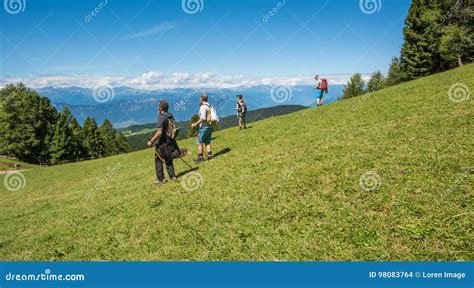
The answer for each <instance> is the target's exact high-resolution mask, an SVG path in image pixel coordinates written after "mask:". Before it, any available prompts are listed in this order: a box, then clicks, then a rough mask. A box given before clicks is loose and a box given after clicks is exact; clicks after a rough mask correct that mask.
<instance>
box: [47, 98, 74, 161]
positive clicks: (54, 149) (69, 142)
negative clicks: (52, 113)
mask: <svg viewBox="0 0 474 288" xmlns="http://www.w3.org/2000/svg"><path fill="white" fill-rule="evenodd" d="M71 119H72V114H71V112H70V111H69V109H68V108H67V107H66V108H64V110H63V112H61V113H60V114H59V118H58V121H57V122H56V126H55V128H54V133H53V137H52V141H51V148H50V152H51V164H56V163H58V162H60V161H64V160H69V159H71V158H73V149H74V146H73V144H74V141H73V134H72V129H71Z"/></svg>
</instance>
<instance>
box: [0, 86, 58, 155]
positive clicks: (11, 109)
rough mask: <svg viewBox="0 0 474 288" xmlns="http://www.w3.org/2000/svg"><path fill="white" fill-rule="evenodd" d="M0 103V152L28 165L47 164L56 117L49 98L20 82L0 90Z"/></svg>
mask: <svg viewBox="0 0 474 288" xmlns="http://www.w3.org/2000/svg"><path fill="white" fill-rule="evenodd" d="M0 102H1V105H0V123H2V125H0V143H2V146H1V147H0V153H1V154H7V155H14V156H15V157H17V158H18V159H20V160H21V161H25V162H28V163H38V164H43V163H46V162H48V161H49V159H50V149H49V147H50V142H51V137H52V134H53V132H54V127H55V124H56V120H57V118H58V113H57V111H56V109H55V108H54V107H53V106H52V105H51V102H50V101H49V100H48V98H46V97H41V96H39V95H38V93H36V92H35V91H33V90H31V89H29V88H27V87H25V85H23V84H21V83H20V84H17V85H13V84H8V85H6V86H5V87H4V88H3V89H1V90H0Z"/></svg>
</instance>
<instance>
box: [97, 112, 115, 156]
mask: <svg viewBox="0 0 474 288" xmlns="http://www.w3.org/2000/svg"><path fill="white" fill-rule="evenodd" d="M99 131H100V135H101V138H102V141H103V143H104V154H103V156H111V155H115V154H118V153H119V149H118V147H117V142H116V134H117V131H116V130H115V129H114V127H113V125H112V123H111V122H110V121H109V120H108V119H105V120H104V123H102V125H101V126H100V128H99Z"/></svg>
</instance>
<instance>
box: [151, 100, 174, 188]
mask: <svg viewBox="0 0 474 288" xmlns="http://www.w3.org/2000/svg"><path fill="white" fill-rule="evenodd" d="M168 107H169V105H168V102H166V101H164V100H163V101H160V104H159V105H158V111H159V116H158V124H157V126H156V128H157V131H156V133H155V135H153V137H152V138H151V140H150V141H148V143H147V145H148V146H149V147H151V146H153V145H155V144H154V143H155V142H156V141H158V143H157V144H156V146H155V171H156V178H157V180H156V181H155V182H154V183H155V184H163V183H164V181H165V175H164V172H163V162H164V163H165V165H166V170H168V175H169V177H170V180H176V175H175V172H174V166H173V157H172V153H173V152H174V151H175V150H176V149H177V145H176V141H175V140H174V139H171V138H170V137H169V136H168V135H167V131H168V125H169V119H174V118H173V115H172V114H171V113H169V112H168Z"/></svg>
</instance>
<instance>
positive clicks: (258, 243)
mask: <svg viewBox="0 0 474 288" xmlns="http://www.w3.org/2000/svg"><path fill="white" fill-rule="evenodd" d="M454 83H464V84H465V85H467V86H468V87H471V90H472V87H474V65H469V66H465V67H463V68H460V69H456V70H452V71H449V72H445V73H442V74H438V75H434V76H430V77H426V78H423V79H419V80H416V81H412V82H409V83H406V84H403V85H399V86H395V87H390V88H388V89H384V90H382V91H379V92H376V93H374V94H373V95H371V96H370V97H366V98H365V100H364V101H363V103H361V102H360V100H361V99H362V98H354V99H350V100H345V101H340V102H337V103H335V104H331V105H328V106H323V107H320V108H314V109H306V110H303V111H299V112H296V113H292V114H289V115H285V116H280V117H274V118H271V119H267V120H264V121H260V122H255V123H251V124H250V126H252V128H251V129H248V130H246V131H243V132H238V131H237V129H235V128H234V129H227V130H223V131H219V132H217V133H216V134H215V136H216V137H217V138H216V139H215V141H214V143H213V144H214V152H215V153H216V152H219V151H221V150H225V151H228V152H227V153H225V154H222V155H220V156H218V157H217V158H216V159H214V160H213V161H212V162H208V163H203V164H202V165H200V166H199V170H197V171H196V172H195V173H199V175H200V177H202V179H203V182H202V186H197V187H198V188H197V189H196V190H194V191H192V192H190V191H189V190H187V189H185V188H184V187H183V185H181V183H179V182H177V183H168V184H166V185H165V186H161V187H157V186H153V185H152V184H151V183H152V181H153V180H154V170H153V152H152V151H151V150H146V151H139V152H134V153H130V154H126V155H118V156H114V157H109V158H105V159H99V160H92V161H87V162H81V163H72V164H64V165H58V166H54V167H49V168H45V169H34V170H32V171H26V172H24V173H23V174H24V176H25V178H26V181H27V183H26V186H25V188H24V189H23V190H20V191H17V192H10V191H6V190H5V189H4V187H3V186H0V187H1V188H0V189H2V190H0V197H1V199H2V202H1V203H0V225H1V227H2V229H1V230H0V258H1V259H2V260H257V261H263V260H270V261H271V260H368V261H369V260H472V259H474V255H473V254H474V252H473V251H474V249H473V248H474V247H473V244H472V243H473V241H472V239H474V233H473V225H472V218H473V207H474V206H473V198H474V197H473V196H474V195H473V192H472V182H473V175H472V171H473V170H472V166H473V160H474V159H473V158H474V153H473V148H472V147H473V144H474V143H473V138H472V136H470V135H471V134H472V131H473V126H472V119H474V117H473V116H474V115H473V106H472V100H468V101H467V102H463V103H453V102H451V101H450V100H449V98H448V89H449V87H450V85H452V84H454ZM354 106H357V109H355V110H356V111H353V107H354ZM193 142H194V141H193V140H192V139H189V140H186V141H183V142H181V146H182V147H187V148H188V149H191V151H194V150H195V145H194V143H193ZM186 160H188V161H191V156H187V158H186ZM180 162H181V161H176V168H177V171H178V172H180V171H184V170H186V169H187V168H186V166H185V165H184V164H183V163H180ZM369 171H373V172H376V173H377V175H379V176H380V180H381V181H380V183H379V184H380V186H379V187H378V189H376V190H374V191H370V192H367V191H365V190H364V189H362V188H361V186H360V184H359V180H360V177H361V175H363V174H365V173H367V172H369ZM190 175H192V174H187V175H185V176H182V177H181V181H184V180H190V179H189V178H190V177H191V176H190ZM193 175H194V174H193ZM4 177H5V176H3V175H2V176H0V180H1V181H2V182H3V178H4ZM189 183H191V181H190V182H189ZM189 183H188V184H189ZM191 184H192V183H191ZM191 184H190V185H191Z"/></svg>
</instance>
